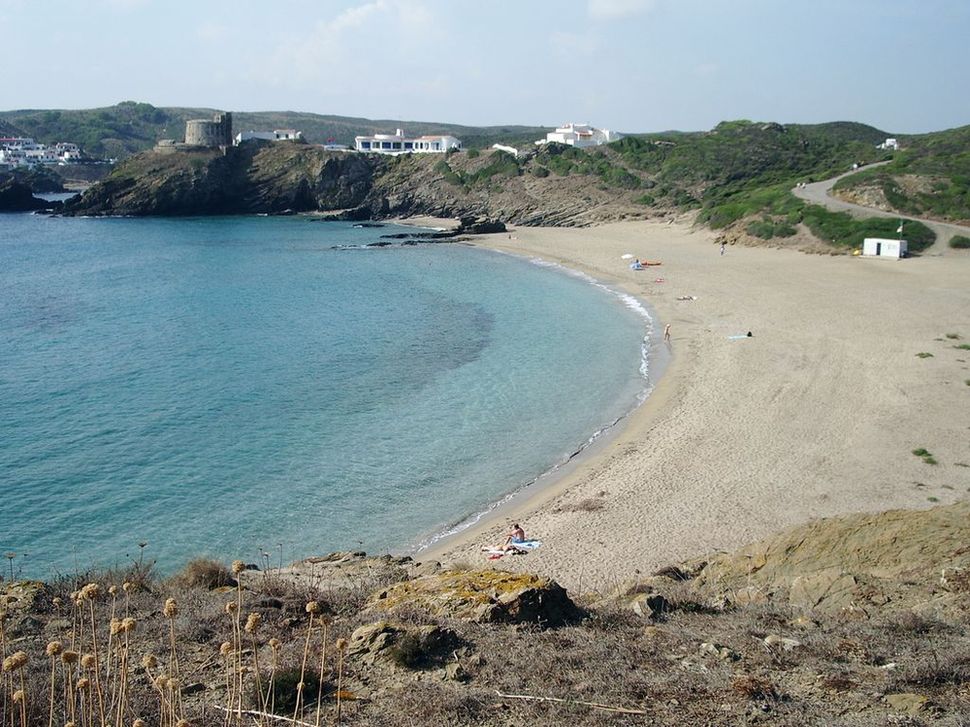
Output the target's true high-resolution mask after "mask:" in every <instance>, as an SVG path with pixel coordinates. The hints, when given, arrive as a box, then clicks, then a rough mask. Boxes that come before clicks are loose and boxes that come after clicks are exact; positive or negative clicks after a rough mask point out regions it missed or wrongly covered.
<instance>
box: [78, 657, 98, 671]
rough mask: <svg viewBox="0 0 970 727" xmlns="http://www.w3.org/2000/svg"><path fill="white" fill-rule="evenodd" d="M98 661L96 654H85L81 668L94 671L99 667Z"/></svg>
mask: <svg viewBox="0 0 970 727" xmlns="http://www.w3.org/2000/svg"><path fill="white" fill-rule="evenodd" d="M97 663H98V662H97V660H96V659H95V658H94V654H85V655H84V656H82V657H81V666H83V667H84V668H85V669H94V667H95V666H97Z"/></svg>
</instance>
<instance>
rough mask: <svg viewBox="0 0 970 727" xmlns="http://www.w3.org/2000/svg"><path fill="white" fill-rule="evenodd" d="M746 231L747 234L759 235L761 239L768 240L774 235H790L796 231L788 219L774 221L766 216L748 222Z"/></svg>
mask: <svg viewBox="0 0 970 727" xmlns="http://www.w3.org/2000/svg"><path fill="white" fill-rule="evenodd" d="M747 231H748V234H749V235H752V236H754V237H760V238H761V239H762V240H770V239H772V238H774V237H791V236H792V235H794V234H795V233H796V232H797V230H796V229H795V227H794V226H793V225H792V224H790V223H789V222H788V221H786V220H782V221H776V220H773V219H770V218H767V217H766V218H764V219H761V220H756V221H754V222H750V223H748V227H747Z"/></svg>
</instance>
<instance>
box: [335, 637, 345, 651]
mask: <svg viewBox="0 0 970 727" xmlns="http://www.w3.org/2000/svg"><path fill="white" fill-rule="evenodd" d="M346 648H347V639H337V650H338V651H343V650H344V649H346Z"/></svg>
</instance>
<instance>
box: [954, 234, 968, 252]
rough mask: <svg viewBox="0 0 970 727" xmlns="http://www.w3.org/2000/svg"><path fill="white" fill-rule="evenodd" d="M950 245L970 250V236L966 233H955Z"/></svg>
mask: <svg viewBox="0 0 970 727" xmlns="http://www.w3.org/2000/svg"><path fill="white" fill-rule="evenodd" d="M950 247H952V248H955V249H957V250H970V237H967V236H966V235H954V236H953V237H951V238H950Z"/></svg>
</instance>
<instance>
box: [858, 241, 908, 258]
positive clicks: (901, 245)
mask: <svg viewBox="0 0 970 727" xmlns="http://www.w3.org/2000/svg"><path fill="white" fill-rule="evenodd" d="M862 255H863V257H888V258H893V259H895V260H898V259H899V258H901V257H906V240H890V239H888V238H884V237H867V238H866V239H865V240H863V241H862Z"/></svg>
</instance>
